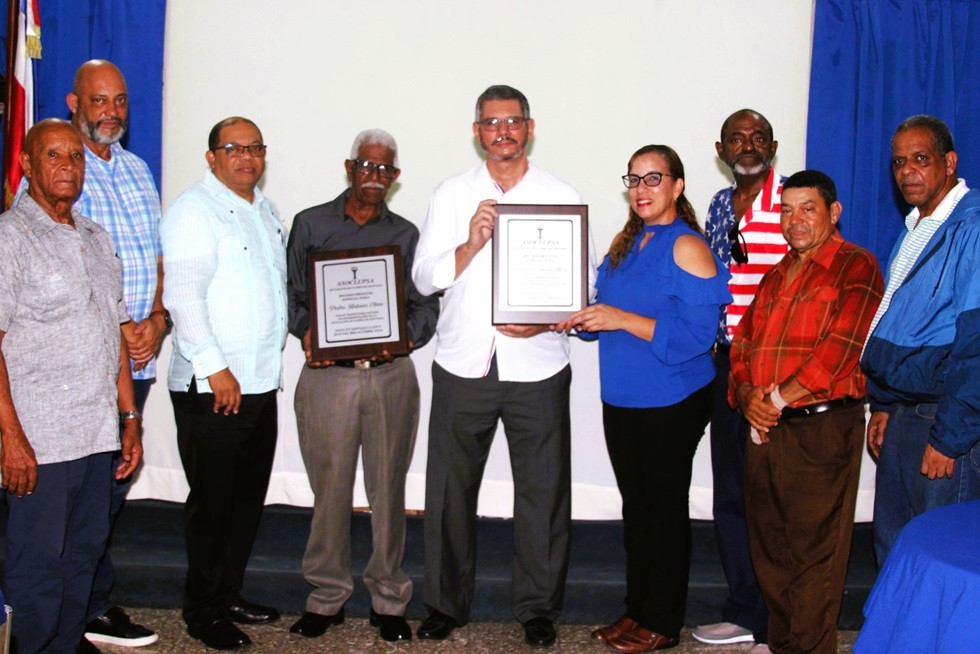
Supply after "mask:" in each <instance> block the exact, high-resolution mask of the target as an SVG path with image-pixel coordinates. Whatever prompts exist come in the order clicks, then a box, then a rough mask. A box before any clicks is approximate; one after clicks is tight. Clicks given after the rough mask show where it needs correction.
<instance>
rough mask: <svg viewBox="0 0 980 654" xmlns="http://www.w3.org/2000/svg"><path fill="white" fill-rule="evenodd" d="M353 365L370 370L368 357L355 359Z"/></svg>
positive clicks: (359, 368)
mask: <svg viewBox="0 0 980 654" xmlns="http://www.w3.org/2000/svg"><path fill="white" fill-rule="evenodd" d="M354 367H355V368H357V369H358V370H370V369H371V361H370V359H363V360H359V361H355V362H354Z"/></svg>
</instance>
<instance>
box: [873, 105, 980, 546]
mask: <svg viewBox="0 0 980 654" xmlns="http://www.w3.org/2000/svg"><path fill="white" fill-rule="evenodd" d="M956 161H957V155H956V152H955V151H954V150H953V137H952V134H950V131H949V128H948V127H947V126H946V125H945V124H944V123H943V122H942V121H941V120H939V119H937V118H934V117H932V116H925V115H921V116H913V117H911V118H909V119H907V120H905V121H904V122H903V123H902V124H901V125H899V126H898V129H896V130H895V135H894V136H893V137H892V172H893V174H894V176H895V183H896V184H897V185H898V188H899V190H900V191H901V193H902V196H903V197H904V198H905V201H906V202H908V203H909V204H910V205H912V207H913V208H912V211H911V212H910V213H909V214H908V216H906V218H905V226H906V231H905V233H904V235H903V236H902V238H900V239H899V241H898V243H896V245H895V249H894V250H893V251H892V255H891V259H890V261H889V264H888V285H887V288H886V289H885V295H884V298H883V299H882V301H881V305H880V306H879V308H878V312H877V313H876V314H875V317H874V321H873V322H872V324H871V330H870V332H869V334H870V335H869V337H868V342H867V343H866V344H865V350H864V354H863V356H862V358H861V367H862V368H863V369H864V372H865V374H866V375H867V378H868V392H869V395H870V397H871V410H872V415H871V420H870V421H869V422H868V447H869V449H870V450H871V453H872V454H873V455H875V456H876V457H878V474H877V481H876V484H875V508H874V540H875V553H876V555H877V558H878V565H882V564H884V562H885V558H886V557H887V556H888V552H889V551H890V550H891V548H892V545H893V544H894V543H895V539H896V538H897V537H898V533H899V532H900V531H901V530H902V527H904V526H905V524H906V523H907V522H908V521H909V520H911V519H912V518H913V517H915V516H916V515H918V514H920V513H923V512H925V511H928V510H929V509H932V508H935V507H937V506H943V505H946V504H953V503H955V502H964V501H968V500H972V499H978V498H980V445H978V442H980V192H978V191H977V190H976V189H973V190H970V189H968V188H967V186H966V182H965V181H964V180H962V179H957V177H956Z"/></svg>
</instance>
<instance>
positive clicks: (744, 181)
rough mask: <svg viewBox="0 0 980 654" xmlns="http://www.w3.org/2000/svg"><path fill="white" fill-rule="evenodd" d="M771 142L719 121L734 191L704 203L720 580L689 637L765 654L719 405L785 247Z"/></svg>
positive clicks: (738, 447) (742, 121)
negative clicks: (724, 290)
mask: <svg viewBox="0 0 980 654" xmlns="http://www.w3.org/2000/svg"><path fill="white" fill-rule="evenodd" d="M778 145H779V142H778V141H775V140H774V139H773V132H772V125H770V124H769V121H768V120H766V118H765V116H763V115H762V114H760V113H759V112H757V111H753V110H752V109H740V110H738V111H736V112H735V113H733V114H732V115H731V116H729V117H728V118H726V119H725V122H724V123H723V124H722V126H721V141H719V142H716V143H715V151H716V152H717V153H718V157H719V158H720V159H721V160H722V161H724V162H725V164H727V165H728V167H729V168H731V170H732V174H733V176H734V178H735V183H734V184H733V185H732V186H729V187H727V188H724V189H722V190H720V191H718V192H717V193H716V194H715V196H714V197H713V198H712V199H711V204H710V205H709V207H708V214H707V217H706V218H705V233H706V234H707V237H708V243H709V244H710V245H711V249H712V250H713V251H714V252H715V254H717V255H718V257H719V258H720V259H721V260H722V262H723V263H724V264H725V265H727V266H728V269H729V271H730V272H731V274H732V277H731V280H730V281H729V282H728V286H729V289H730V290H731V293H732V297H733V298H735V300H734V301H733V302H732V303H731V304H729V305H728V306H726V307H723V308H722V311H721V315H720V316H719V324H718V335H717V337H716V340H715V369H716V375H715V404H714V410H713V412H712V416H711V469H712V476H713V486H714V506H713V509H714V524H715V534H716V537H717V540H718V550H719V553H720V555H721V564H722V567H723V568H724V570H725V578H726V579H727V580H728V591H729V594H728V597H727V598H726V599H725V605H724V607H723V608H722V613H721V615H722V620H723V621H722V622H720V623H717V624H710V625H703V626H701V627H698V628H697V629H695V630H694V637H695V638H697V639H698V640H700V641H702V642H705V643H709V644H714V645H722V644H728V643H738V642H749V641H753V640H754V641H755V642H756V643H757V645H756V647H757V648H758V650H755V648H753V650H751V651H759V652H768V651H769V649H768V647H766V645H765V643H766V640H767V633H766V631H767V629H766V624H767V622H768V612H767V611H766V605H765V602H763V599H762V593H761V592H760V591H759V585H758V583H757V582H756V578H755V571H754V569H753V567H752V559H751V557H750V556H749V541H748V531H747V527H746V522H745V499H744V484H743V473H744V470H745V440H746V435H747V434H748V425H747V423H746V422H745V419H744V418H743V417H742V415H741V414H740V413H739V412H738V411H736V410H734V409H732V408H731V407H730V406H729V405H728V402H727V399H726V398H727V393H728V373H729V370H730V364H729V352H730V350H731V336H732V334H733V333H734V332H735V328H736V327H737V326H738V322H739V320H740V319H741V317H742V315H744V314H745V310H746V309H747V308H748V306H749V305H750V304H751V303H752V299H753V298H754V297H755V292H756V289H757V288H758V285H759V281H760V280H761V279H762V276H763V275H764V274H765V273H766V271H767V270H769V268H771V267H772V266H773V265H775V264H776V263H777V262H778V261H779V260H780V259H782V257H783V255H785V254H786V252H787V250H788V249H789V246H788V245H787V243H786V240H785V239H784V238H783V236H782V232H781V231H780V227H779V214H780V193H781V192H782V186H783V182H784V181H785V177H782V176H781V175H779V174H778V173H777V172H776V170H775V169H774V168H773V167H772V158H773V157H774V156H775V154H776V147H777V146H778Z"/></svg>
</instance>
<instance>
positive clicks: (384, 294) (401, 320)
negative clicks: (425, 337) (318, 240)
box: [309, 245, 409, 361]
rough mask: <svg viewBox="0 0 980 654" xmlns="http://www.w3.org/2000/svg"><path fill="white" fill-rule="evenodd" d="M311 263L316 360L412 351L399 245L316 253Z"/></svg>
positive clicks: (341, 359) (311, 312) (312, 347)
mask: <svg viewBox="0 0 980 654" xmlns="http://www.w3.org/2000/svg"><path fill="white" fill-rule="evenodd" d="M309 266H310V345H311V349H312V356H313V360H314V361H344V360H351V359H370V358H371V357H373V356H377V355H380V354H381V353H382V352H384V351H387V352H388V353H389V354H391V355H398V354H407V353H408V351H409V347H408V332H407V330H406V317H405V288H404V286H405V282H404V271H403V262H402V254H401V249H400V248H398V247H396V246H391V245H388V246H384V247H375V248H358V249H353V250H336V251H333V252H316V253H313V254H311V255H310V257H309Z"/></svg>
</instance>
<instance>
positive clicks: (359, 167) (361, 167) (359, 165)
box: [351, 159, 398, 179]
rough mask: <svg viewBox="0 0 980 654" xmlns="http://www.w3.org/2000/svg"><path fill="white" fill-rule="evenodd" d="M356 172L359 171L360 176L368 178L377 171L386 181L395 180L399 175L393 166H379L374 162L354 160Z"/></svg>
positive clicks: (352, 162)
mask: <svg viewBox="0 0 980 654" xmlns="http://www.w3.org/2000/svg"><path fill="white" fill-rule="evenodd" d="M351 164H352V165H353V167H354V170H356V171H357V174H358V175H363V176H364V177H367V176H368V175H370V174H371V173H373V172H375V171H377V172H378V175H380V176H381V177H384V178H385V179H394V178H395V175H397V174H398V169H397V168H395V167H394V166H392V165H391V164H377V163H374V162H373V161H364V160H362V159H354V160H353V161H351Z"/></svg>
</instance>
